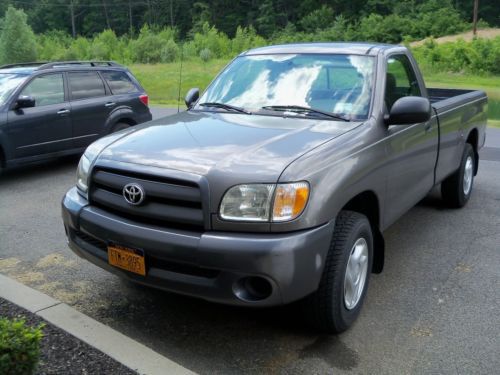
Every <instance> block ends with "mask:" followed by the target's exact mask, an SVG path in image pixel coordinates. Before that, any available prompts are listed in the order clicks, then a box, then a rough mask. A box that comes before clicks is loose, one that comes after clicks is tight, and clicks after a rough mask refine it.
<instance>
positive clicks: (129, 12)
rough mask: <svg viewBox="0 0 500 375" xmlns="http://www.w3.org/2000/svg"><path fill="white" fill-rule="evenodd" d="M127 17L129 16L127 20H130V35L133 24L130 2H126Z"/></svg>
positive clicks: (129, 0)
mask: <svg viewBox="0 0 500 375" xmlns="http://www.w3.org/2000/svg"><path fill="white" fill-rule="evenodd" d="M128 15H129V19H130V33H132V30H133V24H132V3H131V0H128Z"/></svg>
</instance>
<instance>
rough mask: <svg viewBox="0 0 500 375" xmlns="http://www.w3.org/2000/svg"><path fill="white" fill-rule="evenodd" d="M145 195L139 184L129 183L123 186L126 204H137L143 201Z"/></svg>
mask: <svg viewBox="0 0 500 375" xmlns="http://www.w3.org/2000/svg"><path fill="white" fill-rule="evenodd" d="M145 197H146V193H144V189H143V188H142V186H141V185H139V184H136V183H131V184H127V185H125V186H124V187H123V198H125V200H126V201H127V203H128V204H131V205H133V206H138V205H140V204H141V203H142V202H143V201H144V198H145Z"/></svg>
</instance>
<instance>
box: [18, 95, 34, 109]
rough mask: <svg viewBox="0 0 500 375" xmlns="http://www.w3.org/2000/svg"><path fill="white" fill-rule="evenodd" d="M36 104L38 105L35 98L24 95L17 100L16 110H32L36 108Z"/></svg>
mask: <svg viewBox="0 0 500 375" xmlns="http://www.w3.org/2000/svg"><path fill="white" fill-rule="evenodd" d="M35 104H36V102H35V98H33V97H32V96H28V95H22V96H20V97H19V98H17V101H16V109H20V108H32V107H34V106H35Z"/></svg>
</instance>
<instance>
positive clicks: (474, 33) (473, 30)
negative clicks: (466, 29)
mask: <svg viewBox="0 0 500 375" xmlns="http://www.w3.org/2000/svg"><path fill="white" fill-rule="evenodd" d="M478 9H479V0H474V15H473V16H472V24H473V27H472V34H473V35H474V36H476V35H477V12H478Z"/></svg>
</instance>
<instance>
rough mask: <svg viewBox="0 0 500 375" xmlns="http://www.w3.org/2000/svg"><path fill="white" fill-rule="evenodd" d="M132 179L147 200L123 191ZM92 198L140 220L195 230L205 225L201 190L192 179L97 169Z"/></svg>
mask: <svg viewBox="0 0 500 375" xmlns="http://www.w3.org/2000/svg"><path fill="white" fill-rule="evenodd" d="M133 182H134V183H137V184H139V185H141V186H142V187H143V189H144V192H145V199H144V202H143V203H141V204H140V205H138V206H133V205H130V204H129V203H127V202H126V201H125V199H124V197H123V195H122V191H123V187H124V186H125V185H127V184H129V183H133ZM89 200H90V202H91V204H92V205H94V206H97V207H99V208H101V209H103V210H105V211H108V212H111V213H113V214H115V215H118V216H121V217H123V218H126V219H129V220H132V221H136V222H140V223H145V224H150V225H155V226H160V227H167V228H174V229H184V230H196V231H200V230H202V229H203V227H204V218H203V208H202V199H201V191H200V188H199V187H198V186H197V185H196V184H194V183H192V182H190V181H181V180H176V179H169V178H164V177H157V176H149V175H143V174H139V173H130V172H124V171H116V170H111V169H97V170H95V171H94V173H93V175H92V182H91V185H90V192H89Z"/></svg>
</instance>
